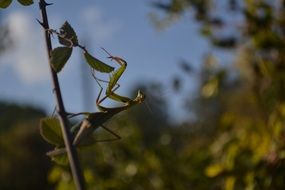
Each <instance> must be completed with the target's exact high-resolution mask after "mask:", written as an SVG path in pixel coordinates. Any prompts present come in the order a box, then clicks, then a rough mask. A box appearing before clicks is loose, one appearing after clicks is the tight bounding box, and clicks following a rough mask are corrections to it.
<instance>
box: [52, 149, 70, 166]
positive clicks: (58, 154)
mask: <svg viewBox="0 0 285 190" xmlns="http://www.w3.org/2000/svg"><path fill="white" fill-rule="evenodd" d="M47 155H48V156H49V157H50V158H51V159H52V161H54V162H56V163H57V164H59V165H68V157H67V153H66V150H65V148H60V149H57V148H55V149H54V150H52V151H49V152H47Z"/></svg>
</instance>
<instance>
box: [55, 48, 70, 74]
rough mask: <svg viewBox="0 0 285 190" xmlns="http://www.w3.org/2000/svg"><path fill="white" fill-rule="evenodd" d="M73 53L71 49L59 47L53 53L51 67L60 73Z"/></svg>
mask: <svg viewBox="0 0 285 190" xmlns="http://www.w3.org/2000/svg"><path fill="white" fill-rule="evenodd" d="M71 53H72V48H70V47H57V48H55V49H53V50H52V52H51V59H50V61H51V65H52V68H53V69H54V70H55V71H56V72H57V73H58V72H60V71H61V69H62V68H63V67H64V65H65V63H66V62H67V61H68V59H69V58H70V56H71Z"/></svg>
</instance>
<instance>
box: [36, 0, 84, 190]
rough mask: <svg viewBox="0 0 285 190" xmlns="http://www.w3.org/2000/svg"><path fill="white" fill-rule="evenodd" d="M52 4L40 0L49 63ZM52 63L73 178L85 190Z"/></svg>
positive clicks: (80, 189)
mask: <svg viewBox="0 0 285 190" xmlns="http://www.w3.org/2000/svg"><path fill="white" fill-rule="evenodd" d="M48 5H50V4H48V3H46V2H45V0H40V2H39V7H40V10H41V16H42V22H41V25H42V26H43V27H44V29H45V41H46V49H47V53H48V58H49V63H50V57H51V56H50V52H51V51H52V44H51V39H50V33H49V32H48V30H47V29H49V24H48V17H47V12H46V7H47V6H48ZM49 65H50V72H51V77H52V81H53V88H54V93H55V97H56V101H57V109H58V115H59V120H60V123H61V130H62V134H63V139H64V143H65V147H66V151H67V155H68V159H69V163H70V167H71V172H72V175H73V179H74V182H75V185H76V188H77V190H84V189H85V183H84V177H83V174H82V170H81V168H80V164H79V160H78V156H77V152H76V149H75V147H74V146H73V145H72V137H71V133H70V131H69V130H68V120H67V114H66V112H65V108H64V104H63V100H62V96H61V90H60V86H59V82H58V78H57V74H56V72H55V71H54V70H53V68H52V67H51V64H49Z"/></svg>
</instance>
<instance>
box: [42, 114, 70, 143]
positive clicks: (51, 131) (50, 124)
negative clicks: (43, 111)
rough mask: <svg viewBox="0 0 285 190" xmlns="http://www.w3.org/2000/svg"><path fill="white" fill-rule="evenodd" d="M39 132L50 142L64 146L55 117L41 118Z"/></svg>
mask: <svg viewBox="0 0 285 190" xmlns="http://www.w3.org/2000/svg"><path fill="white" fill-rule="evenodd" d="M40 134H41V136H42V137H43V138H44V139H45V140H46V141H47V142H48V143H50V144H53V145H55V146H57V147H60V146H64V141H63V137H62V133H61V128H60V123H59V120H58V119H57V118H55V117H46V118H43V119H41V123H40Z"/></svg>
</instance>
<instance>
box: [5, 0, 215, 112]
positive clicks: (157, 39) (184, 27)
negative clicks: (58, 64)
mask: <svg viewBox="0 0 285 190" xmlns="http://www.w3.org/2000/svg"><path fill="white" fill-rule="evenodd" d="M67 3H68V5H66V4H67ZM153 10H154V9H152V7H151V6H150V1H147V0H145V1H141V0H140V1H139V0H121V1H120V3H119V2H118V1H106V0H105V1H102V0H101V1H98V0H96V1H95V0H84V1H78V0H68V1H67V0H61V1H55V2H54V5H52V6H50V7H48V14H49V22H50V27H51V28H54V29H58V28H59V27H60V26H61V24H62V23H63V22H64V21H65V20H67V21H68V22H69V23H70V24H71V25H72V26H73V28H74V29H75V31H76V33H77V35H78V38H79V42H80V43H81V44H83V45H86V46H87V49H88V50H89V51H90V52H91V53H92V54H93V55H95V56H96V57H98V58H99V59H101V60H102V61H105V62H107V63H110V64H113V65H115V64H114V63H111V62H109V61H108V60H107V59H106V54H105V53H104V52H103V51H102V50H101V49H100V47H104V48H106V49H107V50H108V51H109V52H111V54H113V55H117V56H120V57H122V58H124V59H125V60H126V61H127V62H128V68H127V70H126V72H125V73H124V75H123V77H122V78H121V79H120V84H121V88H120V90H119V92H120V93H121V94H127V92H128V91H129V90H130V89H131V88H132V87H134V86H135V85H136V84H137V83H138V82H145V83H148V82H151V81H161V82H163V84H164V85H165V86H167V85H169V86H170V85H171V84H170V81H171V77H173V76H174V75H177V74H179V73H180V70H179V68H178V67H177V64H176V63H177V62H178V61H179V60H182V59H183V60H187V61H189V62H191V63H194V65H195V64H196V65H197V64H199V63H200V62H201V60H202V58H203V57H204V56H205V54H206V53H209V52H210V50H211V47H210V46H209V45H208V44H207V42H206V40H205V39H204V38H203V37H201V36H200V35H199V28H198V25H197V23H196V22H195V21H191V19H190V17H187V16H185V17H183V18H182V20H180V21H179V22H175V23H174V24H172V25H171V26H170V27H167V28H166V29H164V30H162V31H159V30H157V29H156V28H155V27H154V26H153V25H152V23H151V21H150V19H149V13H150V12H151V11H153ZM1 14H2V17H3V20H2V21H3V22H4V23H7V24H8V26H9V28H10V31H11V32H10V34H11V35H12V37H13V38H14V39H15V43H14V46H13V48H11V49H10V50H9V51H7V52H6V53H5V54H4V56H2V57H1V58H0V89H1V91H0V99H2V100H9V101H16V102H18V103H25V104H27V103H29V104H32V105H36V106H40V107H42V108H44V109H46V110H47V111H48V112H49V113H50V112H51V110H52V109H53V107H54V105H55V104H54V96H53V94H52V90H51V88H52V87H51V82H50V75H49V70H48V65H47V55H46V51H45V49H44V46H43V44H44V41H43V33H42V29H41V27H40V26H39V24H38V23H37V22H36V18H40V15H39V10H38V6H37V4H34V5H33V6H30V7H22V6H20V5H18V3H17V2H16V1H15V2H13V4H12V6H11V7H9V8H8V9H5V10H1ZM54 42H55V43H54V47H56V46H57V45H58V44H57V42H56V39H55V40H54ZM80 52H81V51H80V50H79V49H75V51H73V55H72V57H71V60H70V62H69V63H68V64H67V65H66V67H65V68H64V69H63V72H61V73H60V74H59V79H60V84H61V88H62V93H63V97H64V103H65V106H66V108H67V109H68V110H71V111H74V112H76V111H82V92H81V91H82V88H81V86H80V85H81V79H80V76H81V72H80V64H83V63H82V60H81V55H80ZM87 75H89V72H87ZM94 86H96V83H95V82H94ZM189 86H190V88H191V86H192V84H189ZM95 90H96V89H95ZM170 91H171V90H170V88H169V90H166V92H165V94H164V95H165V96H171V93H170ZM94 94H95V93H94ZM95 98H96V94H95V97H94V100H95ZM173 99H174V100H175V98H173ZM176 99H178V97H177V98H176ZM174 102H175V101H174ZM173 106H175V103H173ZM90 109H92V108H90ZM94 110H95V104H94V109H93V111H94ZM89 111H91V110H89Z"/></svg>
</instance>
